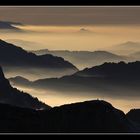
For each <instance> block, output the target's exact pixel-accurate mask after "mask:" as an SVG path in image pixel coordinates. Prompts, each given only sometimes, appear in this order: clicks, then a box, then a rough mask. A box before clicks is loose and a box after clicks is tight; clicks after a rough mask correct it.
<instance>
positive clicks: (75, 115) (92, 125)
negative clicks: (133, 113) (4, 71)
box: [0, 100, 137, 133]
mask: <svg viewBox="0 0 140 140" xmlns="http://www.w3.org/2000/svg"><path fill="white" fill-rule="evenodd" d="M0 111H2V114H1V115H0V124H1V125H0V132H16V133H18V132H20V133H21V132H22V133H23V132H30V133H35V132H40V133H43V132H44V133H103V132H104V133H111V132H115V133H119V132H121V133H122V132H126V133H128V132H132V133H133V132H137V131H136V130H135V125H133V124H132V123H131V122H130V121H129V120H128V119H127V117H126V116H125V114H124V113H123V112H122V111H120V110H118V109H116V108H114V107H113V106H112V105H111V104H109V103H108V102H105V101H99V100H93V101H86V102H82V103H74V104H69V105H63V106H60V107H54V108H52V109H50V110H43V111H35V110H30V109H20V108H17V107H13V106H8V105H2V104H0Z"/></svg>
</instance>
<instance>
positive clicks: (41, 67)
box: [0, 40, 78, 80]
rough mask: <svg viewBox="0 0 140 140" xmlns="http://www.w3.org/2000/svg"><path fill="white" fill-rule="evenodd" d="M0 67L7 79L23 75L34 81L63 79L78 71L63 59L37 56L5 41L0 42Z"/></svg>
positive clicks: (51, 56) (48, 55)
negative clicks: (48, 78) (51, 78)
mask: <svg viewBox="0 0 140 140" xmlns="http://www.w3.org/2000/svg"><path fill="white" fill-rule="evenodd" d="M0 65H1V66H2V67H3V70H4V73H5V75H6V77H11V76H17V75H21V76H23V77H26V78H29V79H34V80H35V79H38V78H43V77H44V76H45V77H61V76H64V75H65V74H66V75H67V74H73V73H75V72H77V71H78V69H77V68H76V67H75V66H74V65H73V64H71V63H70V62H68V61H66V60H64V59H63V58H61V57H56V56H53V55H50V54H47V55H42V56H37V55H35V54H33V53H29V52H27V51H25V50H24V49H22V48H20V47H17V46H15V45H13V44H10V43H7V42H5V41H3V40H0ZM27 69H28V70H27Z"/></svg>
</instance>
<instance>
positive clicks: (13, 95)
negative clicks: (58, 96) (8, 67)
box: [0, 68, 50, 109]
mask: <svg viewBox="0 0 140 140" xmlns="http://www.w3.org/2000/svg"><path fill="white" fill-rule="evenodd" d="M0 103H3V104H10V105H13V106H18V107H22V108H31V109H49V108H50V107H49V106H48V105H46V104H44V103H42V102H40V101H39V100H38V99H37V98H34V97H32V96H31V95H29V94H27V93H24V92H21V91H19V90H17V89H16V88H13V87H12V86H11V85H10V83H9V81H8V80H7V79H6V78H5V77H4V74H3V71H2V69H1V68H0Z"/></svg>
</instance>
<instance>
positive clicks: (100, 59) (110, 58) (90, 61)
mask: <svg viewBox="0 0 140 140" xmlns="http://www.w3.org/2000/svg"><path fill="white" fill-rule="evenodd" d="M32 52H33V53H35V54H37V55H43V54H52V55H55V56H59V57H63V58H64V59H66V60H68V61H70V62H71V63H73V64H74V65H76V66H77V67H78V68H80V69H83V68H86V67H93V66H96V65H101V64H103V63H104V62H119V61H127V59H128V58H127V57H124V56H120V55H116V54H113V53H110V52H107V51H94V52H91V51H67V50H48V49H45V50H38V51H32Z"/></svg>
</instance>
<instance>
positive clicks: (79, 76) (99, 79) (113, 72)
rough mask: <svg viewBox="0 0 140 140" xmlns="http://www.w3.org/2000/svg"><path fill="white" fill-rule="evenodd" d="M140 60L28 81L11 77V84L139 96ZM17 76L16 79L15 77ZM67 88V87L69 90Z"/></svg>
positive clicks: (117, 95)
mask: <svg viewBox="0 0 140 140" xmlns="http://www.w3.org/2000/svg"><path fill="white" fill-rule="evenodd" d="M139 71H140V62H139V61H136V62H131V63H124V62H119V63H104V64H102V65H99V66H95V67H92V68H86V69H84V70H82V71H79V72H76V73H75V74H73V75H69V76H63V77H61V78H49V79H48V78H47V79H40V80H36V81H33V82H31V81H27V80H24V82H23V79H22V78H12V79H10V81H11V83H12V84H15V86H16V85H18V86H25V87H28V88H35V89H45V90H47V89H50V90H56V91H61V92H64V94H66V93H67V92H76V93H77V94H78V93H81V92H84V93H88V94H94V93H98V95H104V96H109V97H110V96H112V97H114V96H115V97H117V98H118V97H126V96H127V97H139V90H140V84H139V83H140V75H139ZM17 79H18V80H17ZM68 89H69V90H68Z"/></svg>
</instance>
